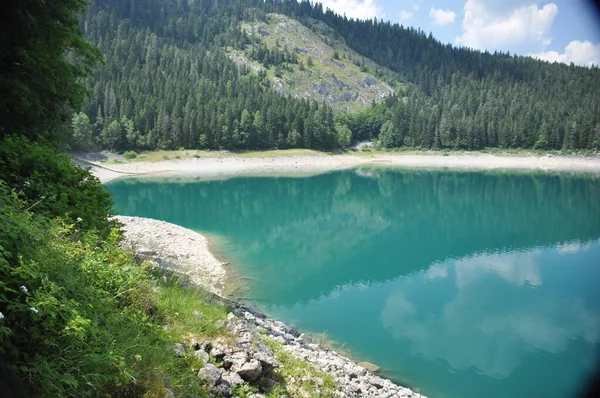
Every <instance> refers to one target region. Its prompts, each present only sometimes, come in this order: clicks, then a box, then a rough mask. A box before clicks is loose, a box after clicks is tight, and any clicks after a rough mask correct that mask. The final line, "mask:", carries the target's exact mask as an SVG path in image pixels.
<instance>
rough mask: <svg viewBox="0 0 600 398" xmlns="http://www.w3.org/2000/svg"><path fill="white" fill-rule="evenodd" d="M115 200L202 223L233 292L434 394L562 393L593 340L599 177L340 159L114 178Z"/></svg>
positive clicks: (579, 379)
mask: <svg viewBox="0 0 600 398" xmlns="http://www.w3.org/2000/svg"><path fill="white" fill-rule="evenodd" d="M106 187H107V189H109V190H110V191H111V192H113V193H114V195H113V199H114V201H115V203H116V207H117V209H118V210H119V214H123V215H135V216H142V217H150V218H155V219H160V220H165V221H168V222H171V223H175V224H178V225H181V226H183V227H186V228H190V229H194V230H197V231H200V232H204V233H207V234H208V235H209V236H211V237H212V241H213V242H214V246H215V248H216V250H217V252H218V253H219V254H220V255H221V256H223V258H225V259H227V260H229V261H231V262H232V264H233V266H234V267H235V269H236V270H237V271H238V273H239V274H240V275H241V276H242V277H244V280H245V281H247V285H248V290H247V291H246V292H244V293H243V297H244V299H248V300H250V301H251V302H252V303H255V304H256V305H257V306H258V307H259V308H260V309H262V310H263V311H264V312H266V313H268V314H269V315H271V316H273V317H276V318H278V319H281V320H283V321H284V322H286V323H288V324H290V325H291V326H293V327H296V328H297V329H299V330H300V331H304V332H311V333H326V334H327V336H329V338H331V339H332V340H334V341H335V342H337V343H339V344H341V345H343V347H344V348H346V349H348V350H349V351H350V352H351V353H352V355H353V356H354V358H356V359H358V360H361V361H363V360H366V361H369V362H373V363H375V364H377V365H379V366H380V367H381V369H382V372H383V374H384V375H385V376H387V377H390V378H391V379H392V380H394V381H396V382H399V383H401V384H404V385H408V386H410V387H413V388H418V389H419V390H420V391H421V392H423V393H424V394H426V395H429V396H430V397H432V398H436V397H452V398H454V397H467V398H471V397H472V398H481V397H549V398H551V397H557V398H559V397H560V398H562V397H571V396H573V395H574V394H575V393H576V392H577V391H578V389H579V388H580V387H581V383H583V382H584V381H585V377H586V375H587V374H588V372H590V371H591V370H592V368H593V365H594V362H595V359H596V355H595V354H596V352H597V351H598V349H599V348H600V347H599V346H600V344H599V342H600V286H599V285H600V179H598V178H594V177H589V176H572V175H564V174H563V175H550V174H506V173H492V172H446V171H399V170H383V169H359V170H347V171H341V172H335V173H329V174H325V175H319V176H314V177H309V178H287V177H240V178H232V179H227V180H219V181H202V180H194V179H185V178H180V179H177V178H171V179H165V180H153V181H152V180H144V179H124V180H117V181H114V182H112V183H109V184H106Z"/></svg>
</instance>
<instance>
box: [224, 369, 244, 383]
mask: <svg viewBox="0 0 600 398" xmlns="http://www.w3.org/2000/svg"><path fill="white" fill-rule="evenodd" d="M222 379H223V380H224V381H225V382H226V383H229V385H230V386H237V385H238V384H243V383H244V379H242V378H241V377H240V375H239V374H237V373H235V372H233V373H229V372H226V373H224V374H223V376H222Z"/></svg>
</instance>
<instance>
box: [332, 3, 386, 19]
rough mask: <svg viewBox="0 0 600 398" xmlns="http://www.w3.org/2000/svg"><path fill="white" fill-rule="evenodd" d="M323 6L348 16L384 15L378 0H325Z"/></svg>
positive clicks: (372, 16)
mask: <svg viewBox="0 0 600 398" xmlns="http://www.w3.org/2000/svg"><path fill="white" fill-rule="evenodd" d="M321 3H322V4H323V8H325V9H327V8H330V9H331V10H333V11H335V12H336V13H338V14H340V15H346V16H347V17H348V18H355V19H371V18H375V17H378V18H382V17H384V14H383V11H382V10H381V7H379V5H378V4H377V0H362V1H361V0H323V1H321Z"/></svg>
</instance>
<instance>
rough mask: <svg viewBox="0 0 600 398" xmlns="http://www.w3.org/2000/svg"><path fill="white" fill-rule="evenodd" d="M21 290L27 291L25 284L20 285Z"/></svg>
mask: <svg viewBox="0 0 600 398" xmlns="http://www.w3.org/2000/svg"><path fill="white" fill-rule="evenodd" d="M21 291H22V292H23V293H27V288H26V287H25V286H23V285H21Z"/></svg>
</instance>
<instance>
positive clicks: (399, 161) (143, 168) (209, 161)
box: [74, 153, 600, 183]
mask: <svg viewBox="0 0 600 398" xmlns="http://www.w3.org/2000/svg"><path fill="white" fill-rule="evenodd" d="M74 161H76V162H78V163H79V164H80V165H82V166H83V167H89V168H90V169H91V171H92V173H93V174H94V175H95V176H97V177H98V178H99V179H100V181H101V182H102V183H106V182H109V181H112V180H114V179H117V178H123V177H135V176H137V177H149V176H154V177H187V178H194V177H196V178H227V177H232V176H241V175H246V176H247V175H294V176H309V175H314V174H320V173H325V172H329V171H334V170H343V169H349V168H353V167H357V166H378V167H396V168H409V169H438V170H443V169H454V170H462V171H468V170H470V171H489V170H499V171H501V170H521V171H530V172H578V173H591V174H600V157H596V156H592V157H570V156H553V155H552V156H551V155H546V156H522V155H519V156H498V155H491V154H484V153H450V154H448V155H447V156H445V155H438V154H434V155H427V154H407V155H401V154H384V153H381V154H377V153H375V154H373V155H354V154H340V155H327V154H322V155H310V156H263V157H259V156H257V157H236V156H217V157H204V158H188V159H169V160H160V161H132V162H127V163H110V164H108V165H104V164H101V163H99V162H92V161H87V160H83V159H79V158H75V159H74Z"/></svg>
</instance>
